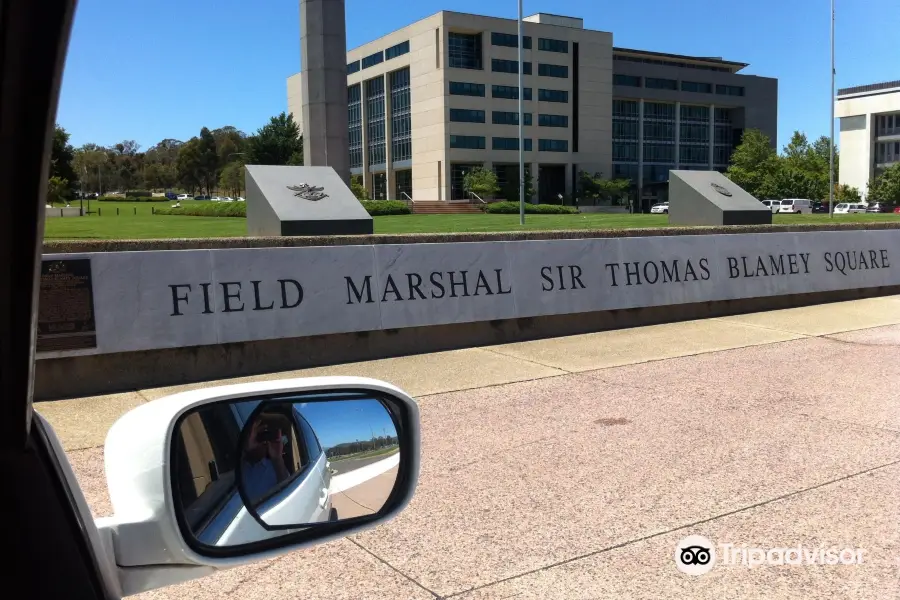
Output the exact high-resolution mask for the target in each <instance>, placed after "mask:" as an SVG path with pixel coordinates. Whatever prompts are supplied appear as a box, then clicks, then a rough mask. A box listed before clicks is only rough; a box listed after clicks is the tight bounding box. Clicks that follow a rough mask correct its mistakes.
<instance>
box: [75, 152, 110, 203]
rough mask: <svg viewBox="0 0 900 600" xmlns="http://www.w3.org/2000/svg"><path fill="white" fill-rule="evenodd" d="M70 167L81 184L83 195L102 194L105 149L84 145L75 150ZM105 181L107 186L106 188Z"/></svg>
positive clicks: (105, 157)
mask: <svg viewBox="0 0 900 600" xmlns="http://www.w3.org/2000/svg"><path fill="white" fill-rule="evenodd" d="M74 154H75V157H74V159H73V160H72V167H73V168H74V169H75V172H76V173H77V175H78V180H79V181H80V182H81V183H82V185H83V187H84V191H85V193H90V192H96V193H98V194H99V193H100V192H102V191H103V190H102V185H103V181H104V179H103V171H104V170H105V165H106V162H107V154H106V149H105V148H101V147H100V146H98V145H97V144H85V145H84V146H82V147H81V148H78V149H77V150H75V153H74ZM108 185H109V184H108V180H107V186H108Z"/></svg>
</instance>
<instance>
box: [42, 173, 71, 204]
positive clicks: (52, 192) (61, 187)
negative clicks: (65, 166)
mask: <svg viewBox="0 0 900 600" xmlns="http://www.w3.org/2000/svg"><path fill="white" fill-rule="evenodd" d="M68 197H69V180H68V179H63V178H62V177H57V176H56V175H54V176H53V177H51V178H50V181H48V182H47V203H48V204H56V203H57V202H60V203H62V202H65V201H66V198H68Z"/></svg>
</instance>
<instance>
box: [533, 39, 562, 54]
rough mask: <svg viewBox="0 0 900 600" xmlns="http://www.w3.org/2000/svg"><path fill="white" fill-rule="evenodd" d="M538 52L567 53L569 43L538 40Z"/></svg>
mask: <svg viewBox="0 0 900 600" xmlns="http://www.w3.org/2000/svg"><path fill="white" fill-rule="evenodd" d="M538 50H544V51H545V52H562V53H564V54H565V53H568V52H569V42H567V41H566V40H551V39H549V38H538Z"/></svg>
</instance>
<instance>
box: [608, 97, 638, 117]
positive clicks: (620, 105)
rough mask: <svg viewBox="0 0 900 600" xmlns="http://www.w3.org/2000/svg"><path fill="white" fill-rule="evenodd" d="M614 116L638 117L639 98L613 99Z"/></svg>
mask: <svg viewBox="0 0 900 600" xmlns="http://www.w3.org/2000/svg"><path fill="white" fill-rule="evenodd" d="M613 117H621V118H626V119H637V118H638V102H637V100H615V99H614V100H613Z"/></svg>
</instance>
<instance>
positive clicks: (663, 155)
mask: <svg viewBox="0 0 900 600" xmlns="http://www.w3.org/2000/svg"><path fill="white" fill-rule="evenodd" d="M644 162H648V163H674V162H675V145H674V144H654V143H645V144H644Z"/></svg>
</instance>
